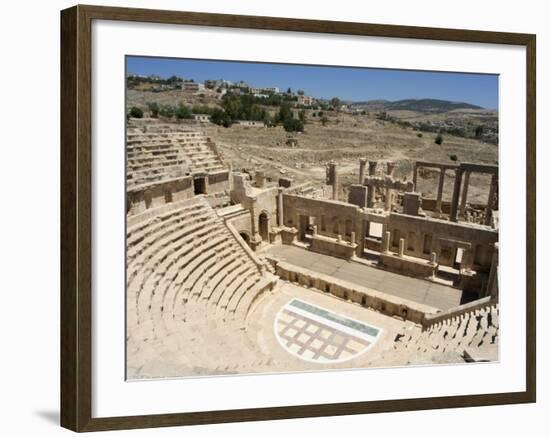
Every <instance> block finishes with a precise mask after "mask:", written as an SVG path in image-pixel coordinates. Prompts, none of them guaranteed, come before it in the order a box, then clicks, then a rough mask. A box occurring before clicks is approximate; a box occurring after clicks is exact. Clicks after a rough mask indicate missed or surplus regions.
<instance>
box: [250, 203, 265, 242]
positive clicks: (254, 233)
mask: <svg viewBox="0 0 550 437" xmlns="http://www.w3.org/2000/svg"><path fill="white" fill-rule="evenodd" d="M257 200H258V199H257V198H256V197H251V198H250V225H251V226H250V229H251V231H252V232H251V233H252V238H251V239H250V244H251V246H252V248H253V249H254V250H256V247H257V246H258V245H259V244H260V243H261V242H262V237H260V234H259V233H258V227H257V226H256V202H257Z"/></svg>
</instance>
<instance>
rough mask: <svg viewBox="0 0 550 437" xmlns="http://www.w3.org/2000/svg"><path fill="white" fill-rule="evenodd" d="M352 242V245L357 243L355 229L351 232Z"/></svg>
mask: <svg viewBox="0 0 550 437" xmlns="http://www.w3.org/2000/svg"><path fill="white" fill-rule="evenodd" d="M350 243H351V244H352V245H353V244H355V231H352V233H351V238H350Z"/></svg>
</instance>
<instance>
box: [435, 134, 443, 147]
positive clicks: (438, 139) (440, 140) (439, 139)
mask: <svg viewBox="0 0 550 437" xmlns="http://www.w3.org/2000/svg"><path fill="white" fill-rule="evenodd" d="M435 144H437V145H438V146H441V144H443V135H441V134H437V136H436V137H435Z"/></svg>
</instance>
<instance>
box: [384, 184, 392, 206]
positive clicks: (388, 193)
mask: <svg viewBox="0 0 550 437" xmlns="http://www.w3.org/2000/svg"><path fill="white" fill-rule="evenodd" d="M385 197H386V198H385V201H386V210H388V211H391V206H392V197H393V190H392V189H391V188H386V196H385Z"/></svg>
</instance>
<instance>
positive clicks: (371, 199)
mask: <svg viewBox="0 0 550 437" xmlns="http://www.w3.org/2000/svg"><path fill="white" fill-rule="evenodd" d="M367 190H368V191H367V208H374V199H375V197H374V195H375V193H376V187H375V186H374V184H373V183H372V181H371V182H370V183H369V185H368V186H367Z"/></svg>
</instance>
